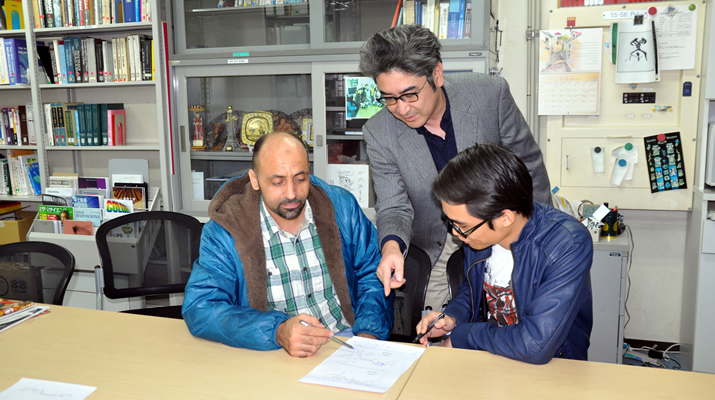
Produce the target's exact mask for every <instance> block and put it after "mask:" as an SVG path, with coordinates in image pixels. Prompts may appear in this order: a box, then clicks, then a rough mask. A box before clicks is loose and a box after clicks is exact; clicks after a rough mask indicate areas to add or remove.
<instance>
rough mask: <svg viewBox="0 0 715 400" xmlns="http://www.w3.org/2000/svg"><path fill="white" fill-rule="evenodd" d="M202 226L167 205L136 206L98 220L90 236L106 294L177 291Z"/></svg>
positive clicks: (196, 248)
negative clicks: (150, 208)
mask: <svg viewBox="0 0 715 400" xmlns="http://www.w3.org/2000/svg"><path fill="white" fill-rule="evenodd" d="M202 228H203V226H202V225H201V223H200V222H199V221H198V220H197V219H196V218H194V217H192V216H189V215H185V214H180V213H175V212H170V211H139V212H134V213H131V214H127V215H124V216H121V217H118V218H115V219H111V220H109V221H106V222H104V223H103V224H102V225H100V226H99V228H98V229H97V233H96V234H95V239H96V241H97V249H98V250H99V258H100V261H101V263H102V273H103V275H104V294H105V295H106V296H107V297H109V298H110V299H118V298H127V297H139V296H151V295H166V294H172V293H183V292H184V288H185V287H186V282H187V281H188V279H189V275H190V274H191V267H192V264H193V262H194V261H195V260H196V259H197V258H198V257H199V244H200V241H201V230H202Z"/></svg>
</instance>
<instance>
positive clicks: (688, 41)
mask: <svg viewBox="0 0 715 400" xmlns="http://www.w3.org/2000/svg"><path fill="white" fill-rule="evenodd" d="M688 7H689V5H687V4H686V5H675V6H671V5H668V6H664V7H658V8H657V9H658V13H657V14H656V15H655V18H654V20H655V33H656V37H657V38H658V63H659V67H660V69H661V70H662V71H663V70H670V69H693V68H695V42H696V40H697V38H696V34H697V28H698V9H697V8H695V10H692V11H691V10H690V9H689V8H688Z"/></svg>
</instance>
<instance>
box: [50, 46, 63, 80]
mask: <svg viewBox="0 0 715 400" xmlns="http://www.w3.org/2000/svg"><path fill="white" fill-rule="evenodd" d="M59 42H60V41H59V40H57V39H54V40H52V48H51V49H50V57H51V58H52V69H53V70H54V72H55V84H58V85H59V84H61V83H62V68H61V67H60V47H59V46H60V44H59Z"/></svg>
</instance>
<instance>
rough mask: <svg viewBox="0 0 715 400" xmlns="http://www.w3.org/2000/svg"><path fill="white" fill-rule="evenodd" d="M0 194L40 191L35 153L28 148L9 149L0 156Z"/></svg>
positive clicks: (25, 193) (32, 193)
mask: <svg viewBox="0 0 715 400" xmlns="http://www.w3.org/2000/svg"><path fill="white" fill-rule="evenodd" d="M0 175H2V177H1V178H0V194H4V195H12V196H30V195H39V194H41V193H42V188H41V180H40V164H39V162H38V161H37V154H35V153H34V152H32V151H29V150H11V151H10V156H9V157H8V158H0Z"/></svg>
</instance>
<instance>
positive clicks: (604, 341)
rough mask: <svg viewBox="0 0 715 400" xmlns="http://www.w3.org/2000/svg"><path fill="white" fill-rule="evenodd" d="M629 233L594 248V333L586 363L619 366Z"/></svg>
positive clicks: (605, 241) (601, 241)
mask: <svg viewBox="0 0 715 400" xmlns="http://www.w3.org/2000/svg"><path fill="white" fill-rule="evenodd" d="M628 241H629V238H628V233H627V232H624V233H623V234H622V235H620V236H618V237H617V238H615V239H611V240H606V239H604V238H601V240H600V241H599V242H598V243H594V244H593V264H592V265H591V291H592V293H593V329H592V330H591V346H590V347H589V348H588V360H589V361H598V362H607V363H613V364H621V363H622V362H623V329H624V325H625V312H626V279H627V273H628V259H629V256H630V251H629V249H630V247H629V243H628Z"/></svg>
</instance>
